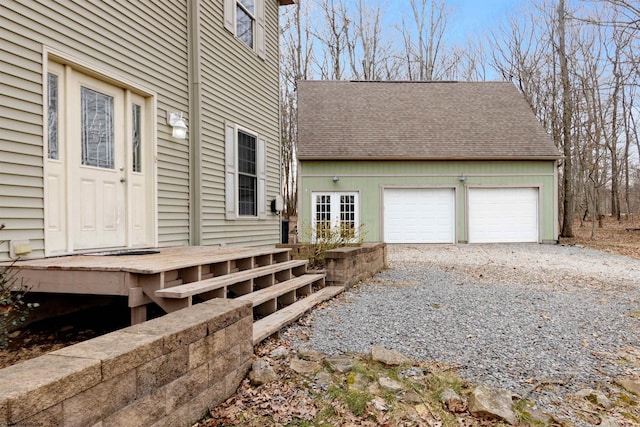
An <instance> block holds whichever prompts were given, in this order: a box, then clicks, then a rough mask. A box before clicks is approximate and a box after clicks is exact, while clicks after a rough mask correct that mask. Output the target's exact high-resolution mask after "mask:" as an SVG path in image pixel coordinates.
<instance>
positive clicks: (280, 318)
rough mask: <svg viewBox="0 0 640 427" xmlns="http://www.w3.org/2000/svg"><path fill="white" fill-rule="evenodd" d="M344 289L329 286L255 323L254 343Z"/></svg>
mask: <svg viewBox="0 0 640 427" xmlns="http://www.w3.org/2000/svg"><path fill="white" fill-rule="evenodd" d="M342 291H344V287H343V286H327V287H326V288H323V289H321V290H319V291H318V292H314V293H313V294H311V295H309V296H308V297H306V298H304V299H302V300H300V301H297V302H295V303H293V304H291V305H289V306H287V307H285V308H283V309H281V310H278V311H277V312H275V313H273V314H271V315H269V316H267V317H265V318H264V319H260V320H258V321H256V322H254V323H253V345H256V344H258V343H260V342H261V341H262V340H264V339H265V338H267V337H269V336H271V335H273V334H275V333H276V332H278V331H279V330H280V329H282V328H283V327H284V326H286V325H288V324H290V323H293V322H294V321H295V320H296V319H298V318H299V317H302V316H303V315H304V314H305V313H306V312H308V311H309V310H311V309H312V308H313V307H314V306H316V305H318V304H320V303H321V302H323V301H326V300H328V299H331V298H333V297H334V296H336V295H338V294H339V293H340V292H342Z"/></svg>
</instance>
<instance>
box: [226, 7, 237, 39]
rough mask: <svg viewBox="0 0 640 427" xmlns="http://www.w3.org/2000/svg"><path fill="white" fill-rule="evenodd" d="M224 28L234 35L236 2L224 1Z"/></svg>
mask: <svg viewBox="0 0 640 427" xmlns="http://www.w3.org/2000/svg"><path fill="white" fill-rule="evenodd" d="M223 7H224V28H226V29H227V30H229V31H231V32H232V33H233V34H235V33H236V0H224V4H223Z"/></svg>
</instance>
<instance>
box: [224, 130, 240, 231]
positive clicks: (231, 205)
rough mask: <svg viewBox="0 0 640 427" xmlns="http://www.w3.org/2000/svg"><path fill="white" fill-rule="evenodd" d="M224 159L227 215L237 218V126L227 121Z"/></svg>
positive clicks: (228, 217)
mask: <svg viewBox="0 0 640 427" xmlns="http://www.w3.org/2000/svg"><path fill="white" fill-rule="evenodd" d="M224 159H225V160H224V169H225V174H224V198H225V217H226V218H227V219H236V217H237V203H236V200H237V197H236V126H235V125H234V124H232V123H225V137H224Z"/></svg>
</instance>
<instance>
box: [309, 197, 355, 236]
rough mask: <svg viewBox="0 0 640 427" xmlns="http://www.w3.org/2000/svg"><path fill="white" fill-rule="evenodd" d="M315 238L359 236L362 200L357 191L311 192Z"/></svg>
mask: <svg viewBox="0 0 640 427" xmlns="http://www.w3.org/2000/svg"><path fill="white" fill-rule="evenodd" d="M311 205H312V206H311V215H312V227H313V229H312V233H313V240H314V241H318V240H329V239H331V240H334V239H337V238H340V239H344V240H346V241H354V240H356V239H357V238H358V224H359V221H360V200H359V194H358V193H357V192H331V193H312V194H311Z"/></svg>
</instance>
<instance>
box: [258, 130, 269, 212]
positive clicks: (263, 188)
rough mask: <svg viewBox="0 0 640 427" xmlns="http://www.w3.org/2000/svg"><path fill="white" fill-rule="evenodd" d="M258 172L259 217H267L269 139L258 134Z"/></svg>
mask: <svg viewBox="0 0 640 427" xmlns="http://www.w3.org/2000/svg"><path fill="white" fill-rule="evenodd" d="M256 164H257V165H256V166H257V169H258V170H257V172H258V218H260V219H265V218H266V217H267V141H266V140H265V139H264V138H263V137H261V136H258V153H257V158H256Z"/></svg>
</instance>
